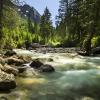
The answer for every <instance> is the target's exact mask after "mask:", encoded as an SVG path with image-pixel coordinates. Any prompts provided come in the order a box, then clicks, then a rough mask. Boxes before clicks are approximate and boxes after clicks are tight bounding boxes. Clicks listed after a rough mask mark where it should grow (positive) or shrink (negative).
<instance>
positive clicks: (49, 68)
mask: <svg viewBox="0 0 100 100" xmlns="http://www.w3.org/2000/svg"><path fill="white" fill-rule="evenodd" d="M39 71H40V72H54V71H55V69H54V67H53V66H51V65H49V64H45V65H42V66H41V67H40V68H39Z"/></svg>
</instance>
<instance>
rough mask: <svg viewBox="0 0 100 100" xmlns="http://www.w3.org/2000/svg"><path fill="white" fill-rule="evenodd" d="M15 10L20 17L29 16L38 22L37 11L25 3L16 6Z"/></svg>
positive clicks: (38, 15)
mask: <svg viewBox="0 0 100 100" xmlns="http://www.w3.org/2000/svg"><path fill="white" fill-rule="evenodd" d="M17 10H18V12H19V14H20V15H21V17H23V18H28V17H30V19H31V21H33V22H36V23H39V22H40V14H39V13H38V11H37V10H36V9H35V8H34V7H31V6H29V5H27V4H24V5H20V6H17Z"/></svg>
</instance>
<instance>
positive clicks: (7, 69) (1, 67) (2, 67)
mask: <svg viewBox="0 0 100 100" xmlns="http://www.w3.org/2000/svg"><path fill="white" fill-rule="evenodd" d="M0 70H2V71H4V72H6V73H9V74H11V73H12V74H14V75H17V74H18V70H17V69H16V68H13V67H11V66H9V65H7V64H5V65H1V64H0Z"/></svg>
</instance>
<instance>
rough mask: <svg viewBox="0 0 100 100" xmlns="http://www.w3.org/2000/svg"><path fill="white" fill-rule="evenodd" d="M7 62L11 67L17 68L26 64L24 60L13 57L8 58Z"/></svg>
mask: <svg viewBox="0 0 100 100" xmlns="http://www.w3.org/2000/svg"><path fill="white" fill-rule="evenodd" d="M6 62H7V64H9V65H16V66H20V65H22V64H24V61H23V60H22V59H18V58H15V57H13V56H12V57H9V58H7V59H6Z"/></svg>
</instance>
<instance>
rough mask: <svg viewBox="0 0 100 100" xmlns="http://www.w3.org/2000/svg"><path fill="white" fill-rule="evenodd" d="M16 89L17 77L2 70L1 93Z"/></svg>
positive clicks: (0, 73) (0, 79)
mask: <svg viewBox="0 0 100 100" xmlns="http://www.w3.org/2000/svg"><path fill="white" fill-rule="evenodd" d="M14 88H16V82H15V77H14V75H13V74H7V73H5V72H3V71H1V70H0V91H8V90H10V89H14Z"/></svg>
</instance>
